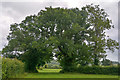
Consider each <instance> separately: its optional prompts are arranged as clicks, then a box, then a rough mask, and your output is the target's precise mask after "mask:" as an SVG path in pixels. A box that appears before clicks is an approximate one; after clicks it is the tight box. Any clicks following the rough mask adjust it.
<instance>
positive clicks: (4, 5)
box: [0, 0, 119, 61]
mask: <svg viewBox="0 0 120 80" xmlns="http://www.w3.org/2000/svg"><path fill="white" fill-rule="evenodd" d="M118 1H119V0H106V1H105V0H34V2H33V0H1V2H0V50H2V48H3V47H4V45H7V39H6V37H7V35H8V34H9V29H10V24H12V23H20V22H21V21H22V20H24V19H25V17H26V16H29V15H33V14H37V13H38V12H39V11H40V10H41V9H45V7H46V6H52V7H66V8H75V7H78V8H81V7H83V6H85V5H87V4H91V3H93V4H97V5H100V7H101V8H103V9H105V11H106V12H107V13H108V14H109V18H110V19H111V20H112V21H113V24H114V26H115V28H114V29H111V30H110V31H106V32H107V34H108V35H109V36H110V38H112V39H114V40H117V41H118ZM107 54H108V56H107V58H108V59H110V60H112V61H118V50H116V51H115V52H114V53H111V52H107Z"/></svg>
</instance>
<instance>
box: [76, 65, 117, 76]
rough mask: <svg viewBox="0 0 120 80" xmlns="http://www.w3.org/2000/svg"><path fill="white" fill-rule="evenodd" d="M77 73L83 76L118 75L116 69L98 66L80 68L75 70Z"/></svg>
mask: <svg viewBox="0 0 120 80" xmlns="http://www.w3.org/2000/svg"><path fill="white" fill-rule="evenodd" d="M77 72H79V73H85V74H111V75H118V67H110V66H109V67H100V66H85V67H82V66H80V67H79V68H78V69H77Z"/></svg>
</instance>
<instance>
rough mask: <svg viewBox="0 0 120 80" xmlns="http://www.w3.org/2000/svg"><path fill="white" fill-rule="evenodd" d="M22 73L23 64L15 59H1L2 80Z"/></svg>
mask: <svg viewBox="0 0 120 80" xmlns="http://www.w3.org/2000/svg"><path fill="white" fill-rule="evenodd" d="M23 73H24V63H22V62H21V61H19V60H17V59H9V58H2V79H3V80H4V79H7V78H11V77H15V76H17V75H20V74H23Z"/></svg>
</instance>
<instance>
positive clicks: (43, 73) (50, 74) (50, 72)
mask: <svg viewBox="0 0 120 80" xmlns="http://www.w3.org/2000/svg"><path fill="white" fill-rule="evenodd" d="M60 70H61V69H43V70H38V71H39V73H25V74H24V75H21V76H18V77H17V78H118V76H117V75H100V74H80V73H59V71H60Z"/></svg>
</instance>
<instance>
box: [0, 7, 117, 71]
mask: <svg viewBox="0 0 120 80" xmlns="http://www.w3.org/2000/svg"><path fill="white" fill-rule="evenodd" d="M111 28H114V26H113V25H112V21H111V20H109V18H108V14H107V13H106V12H105V11H104V9H100V8H99V5H86V6H85V7H82V8H81V9H78V8H71V9H67V8H60V7H58V8H52V7H46V8H45V10H41V11H40V12H39V13H38V14H37V15H30V16H27V17H26V18H25V20H23V21H22V22H21V23H20V24H17V23H15V24H12V25H11V27H10V31H11V32H10V33H9V35H8V37H7V39H8V41H9V43H8V45H7V46H5V48H4V49H3V51H2V53H3V55H4V56H5V57H11V58H14V57H16V58H18V59H20V60H22V61H24V62H25V63H26V70H27V71H31V72H36V69H35V68H36V66H37V65H43V64H45V62H49V61H50V60H52V59H53V57H56V58H57V60H58V61H59V62H60V65H61V66H62V68H63V70H64V71H71V70H72V69H74V68H75V67H76V65H77V64H80V65H82V66H85V65H88V64H93V65H98V64H99V61H100V59H101V58H103V57H104V56H105V55H106V54H105V53H106V49H109V50H111V51H113V52H114V50H115V49H118V42H116V41H115V40H112V39H110V38H106V37H107V35H106V34H105V30H109V29H111Z"/></svg>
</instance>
